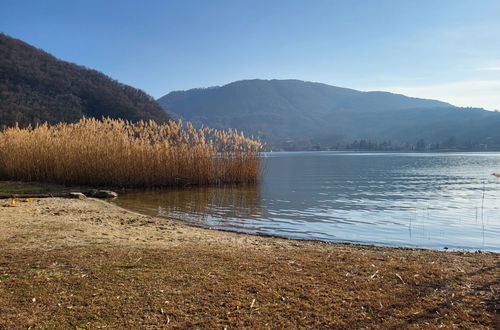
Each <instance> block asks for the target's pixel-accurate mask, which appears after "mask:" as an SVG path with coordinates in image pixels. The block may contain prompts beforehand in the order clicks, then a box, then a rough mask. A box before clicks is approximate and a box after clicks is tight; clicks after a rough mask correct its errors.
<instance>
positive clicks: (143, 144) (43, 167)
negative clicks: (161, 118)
mask: <svg viewBox="0 0 500 330" xmlns="http://www.w3.org/2000/svg"><path fill="white" fill-rule="evenodd" d="M261 148H262V145H261V143H260V142H259V141H256V140H254V139H250V138H246V137H245V136H244V135H243V134H241V133H238V132H237V131H234V130H231V129H229V130H227V131H218V130H214V129H209V128H201V129H195V128H194V127H193V126H192V125H191V124H190V123H187V124H183V123H182V122H181V121H177V122H173V121H171V122H169V123H168V124H164V125H160V124H157V123H155V122H152V121H150V122H138V123H130V122H127V121H123V120H115V119H102V120H96V119H82V120H80V121H79V122H77V123H74V124H65V123H62V124H58V125H55V126H49V125H47V124H43V125H39V126H36V127H34V128H32V127H28V128H25V129H21V128H18V127H13V128H7V129H5V130H4V131H2V132H0V178H2V179H6V180H23V181H39V182H53V183H61V184H68V185H92V186H116V187H162V186H178V185H189V184H196V185H207V184H221V183H240V182H253V181H256V180H257V179H258V177H259V174H260V161H259V155H258V153H259V151H260V150H261Z"/></svg>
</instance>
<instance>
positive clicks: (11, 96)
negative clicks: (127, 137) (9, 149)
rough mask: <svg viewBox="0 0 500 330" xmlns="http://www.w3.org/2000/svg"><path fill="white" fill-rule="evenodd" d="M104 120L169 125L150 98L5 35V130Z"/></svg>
mask: <svg viewBox="0 0 500 330" xmlns="http://www.w3.org/2000/svg"><path fill="white" fill-rule="evenodd" d="M83 116H86V117H96V118H100V117H103V116H106V117H112V118H123V119H127V120H132V121H137V120H142V119H144V120H149V119H152V120H156V121H158V122H164V121H166V120H168V118H169V117H168V115H167V114H166V113H165V112H164V111H163V110H162V109H161V107H160V106H159V105H158V104H157V103H156V102H155V100H154V99H153V98H152V97H151V96H149V95H147V94H146V93H144V92H142V91H140V90H138V89H136V88H133V87H130V86H127V85H124V84H121V83H119V82H117V81H116V80H113V79H111V78H109V77H107V76H106V75H104V74H102V73H100V72H98V71H95V70H90V69H87V68H84V67H82V66H79V65H76V64H72V63H68V62H64V61H61V60H58V59H57V58H55V57H53V56H52V55H50V54H48V53H46V52H44V51H42V50H39V49H37V48H35V47H32V46H30V45H28V44H27V43H25V42H23V41H21V40H18V39H14V38H11V37H9V36H6V35H4V34H0V126H2V125H7V126H11V125H14V124H15V123H16V122H18V123H19V124H20V125H21V126H25V125H27V124H36V123H39V122H45V121H46V122H49V123H57V122H74V121H77V120H78V119H80V118H82V117H83Z"/></svg>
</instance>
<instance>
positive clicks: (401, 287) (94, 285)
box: [0, 198, 500, 329]
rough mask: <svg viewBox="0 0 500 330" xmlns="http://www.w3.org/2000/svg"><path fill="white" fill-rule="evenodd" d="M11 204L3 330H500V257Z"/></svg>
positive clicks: (94, 209)
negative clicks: (266, 234)
mask: <svg viewBox="0 0 500 330" xmlns="http://www.w3.org/2000/svg"><path fill="white" fill-rule="evenodd" d="M7 201H8V200H0V329H13V328H29V327H31V328H72V329H94V328H112V329H116V328H179V329H180V328H215V329H217V328H219V329H224V328H227V329H231V328H384V329H385V328H424V329H432V328H457V327H458V328H470V329H480V328H492V329H493V328H495V327H496V328H500V323H499V321H500V320H499V307H500V300H499V291H500V255H498V254H494V253H464V252H439V251H430V250H415V249H396V248H383V247H372V246H362V245H348V244H332V243H322V242H310V241H296V240H286V239H278V238H272V237H260V236H251V235H245V234H237V233H229V232H221V231H213V230H208V229H202V228H196V227H190V226H187V225H184V224H182V223H179V222H175V221H169V220H166V219H160V218H153V217H149V216H143V215H139V214H135V213H132V212H129V211H126V210H123V209H121V208H119V207H117V206H115V205H112V204H110V203H107V202H104V201H100V200H95V199H83V200H79V199H65V198H41V199H34V200H33V201H32V202H22V201H21V200H18V202H17V204H16V206H14V207H7V206H5V207H3V205H1V204H7Z"/></svg>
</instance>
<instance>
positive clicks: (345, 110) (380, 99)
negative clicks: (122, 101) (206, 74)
mask: <svg viewBox="0 0 500 330" xmlns="http://www.w3.org/2000/svg"><path fill="white" fill-rule="evenodd" d="M158 102H159V103H160V105H161V106H162V107H163V108H164V109H165V110H166V111H168V112H169V113H171V114H172V115H174V116H176V117H180V118H184V119H186V120H190V121H193V122H194V123H196V124H204V125H206V126H209V127H215V128H228V127H232V128H237V129H239V130H243V131H244V132H245V133H246V134H250V135H256V136H260V137H261V138H262V139H263V140H264V141H266V142H267V143H268V144H269V145H271V146H290V145H295V146H302V147H304V148H307V147H308V146H312V145H321V146H326V147H328V146H334V145H336V144H339V143H350V142H352V141H354V140H359V139H371V140H376V141H381V140H390V141H393V142H397V143H416V141H417V140H419V139H425V140H426V141H427V142H429V143H433V142H437V143H439V142H443V141H445V140H448V139H450V138H455V139H457V140H460V141H473V142H477V143H483V142H484V143H491V142H492V141H494V142H495V143H500V114H498V113H495V112H490V111H485V110H483V109H470V108H458V107H454V106H452V105H451V104H448V103H444V102H440V101H435V100H426V99H418V98H412V97H406V96H404V95H399V94H392V93H387V92H361V91H357V90H353V89H347V88H339V87H334V86H329V85H325V84H320V83H312V82H305V81H299V80H244V81H237V82H234V83H230V84H228V85H225V86H221V87H211V88H206V89H192V90H188V91H175V92H171V93H169V94H167V95H165V96H163V97H162V98H160V99H159V100H158Z"/></svg>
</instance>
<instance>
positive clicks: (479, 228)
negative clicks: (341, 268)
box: [117, 152, 500, 251]
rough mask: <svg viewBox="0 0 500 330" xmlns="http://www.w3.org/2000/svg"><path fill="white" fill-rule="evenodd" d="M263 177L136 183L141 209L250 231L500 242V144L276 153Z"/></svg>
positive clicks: (415, 242) (395, 241) (129, 203)
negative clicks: (454, 149)
mask: <svg viewBox="0 0 500 330" xmlns="http://www.w3.org/2000/svg"><path fill="white" fill-rule="evenodd" d="M265 162H266V172H265V175H264V177H263V180H262V183H261V184H260V185H250V186H248V185H247V186H223V187H218V188H189V189H177V190H163V191H153V192H151V191H150V192H137V193H131V194H127V195H124V196H121V197H120V198H119V199H118V201H117V203H118V204H119V205H121V206H124V207H126V208H130V209H133V210H136V211H139V212H143V213H148V214H152V215H159V216H165V217H174V218H177V219H181V220H184V221H188V222H191V223H195V224H199V225H203V226H209V227H215V228H224V229H232V230H238V231H245V232H257V233H263V234H274V235H282V236H287V237H295V238H308V239H321V240H332V241H349V242H362V243H370V244H384V245H397V246H418V247H429V248H443V247H445V246H446V247H448V248H455V249H481V250H490V251H500V212H499V211H500V199H499V197H500V191H499V188H500V179H497V178H494V177H492V176H490V174H491V173H492V172H494V171H497V172H498V171H499V170H500V154H499V153H484V154H480V153H467V154H458V153H455V154H451V153H449V154H409V153H371V154H368V153H338V152H307V153H304V152H302V153H301V152H297V153H273V154H270V155H269V156H268V157H267V158H266V160H265Z"/></svg>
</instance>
